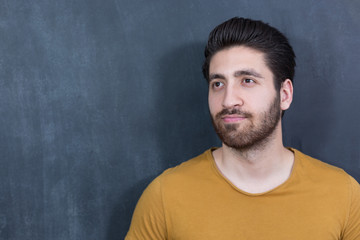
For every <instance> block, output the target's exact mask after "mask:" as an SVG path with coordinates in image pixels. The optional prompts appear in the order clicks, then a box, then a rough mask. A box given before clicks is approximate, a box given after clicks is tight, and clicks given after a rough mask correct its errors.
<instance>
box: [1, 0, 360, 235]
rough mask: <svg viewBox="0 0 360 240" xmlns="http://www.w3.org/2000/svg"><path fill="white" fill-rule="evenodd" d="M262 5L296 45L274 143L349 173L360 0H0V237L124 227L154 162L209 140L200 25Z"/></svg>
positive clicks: (355, 146) (357, 168)
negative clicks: (290, 90) (291, 95)
mask: <svg viewBox="0 0 360 240" xmlns="http://www.w3.org/2000/svg"><path fill="white" fill-rule="evenodd" d="M233 16H244V17H251V18H254V19H261V20H263V21H265V22H268V23H270V24H272V25H273V26H275V27H277V28H278V29H280V30H281V31H283V32H284V33H285V34H286V35H287V36H288V37H289V40H290V42H291V43H292V45H293V46H294V49H295V51H296V54H297V63H298V67H297V73H296V77H295V99H294V102H293V104H292V108H291V110H289V111H287V113H286V114H285V118H284V129H285V132H284V134H285V142H286V145H288V146H292V147H296V148H298V149H300V150H302V151H303V152H305V153H307V154H309V155H311V156H314V157H317V158H320V159H322V160H324V161H326V162H329V163H332V164H335V165H337V166H340V167H342V168H344V169H345V170H346V171H348V172H349V173H350V174H352V175H353V176H354V177H355V178H356V179H357V180H358V181H359V180H360V130H359V129H360V128H359V127H358V124H359V122H360V121H359V120H360V112H359V105H360V97H359V91H360V81H359V76H360V67H359V63H360V61H359V60H360V59H359V58H360V1H355V0H353V1H351V0H343V1H338V0H326V1H325V0H313V1H310V0H299V1H288V0H276V1H275V0H273V1H269V0H256V1H254V0H242V1H239V0H227V1H215V0H211V1H205V0H203V1H200V0H182V1H169V0H158V1H148V0H138V1H134V0H117V1H116V0H102V1H100V0H78V1H75V0H71V1H70V0H57V1H55V0H53V1H49V0H34V1H27V0H0V104H1V108H0V116H1V117H0V121H1V122H0V239H9V240H11V239H32V240H33V239H46V240H47V239H51V240H60V239H61V240H65V239H66V240H75V239H76V240H79V239H81V240H82V239H110V240H115V239H123V237H124V235H125V234H126V231H127V229H128V226H129V223H130V218H131V214H132V211H133V209H134V207H135V204H136V201H137V199H138V197H139V196H140V194H141V192H142V191H143V189H144V188H145V187H146V185H147V184H148V183H149V182H150V181H151V179H153V178H154V177H155V176H156V175H158V174H159V173H161V172H162V171H163V170H164V169H166V168H168V167H170V166H174V165H176V164H178V163H180V162H182V161H185V160H187V159H189V158H190V157H193V156H195V155H197V154H200V153H202V152H203V151H205V150H206V149H207V148H209V147H211V146H214V145H219V141H218V140H217V137H216V136H215V134H214V132H213V130H212V126H211V123H210V120H209V116H208V107H207V85H206V83H205V80H204V79H203V77H202V75H201V64H202V60H203V47H204V45H205V41H206V39H207V36H208V33H209V32H210V30H211V29H212V28H213V27H215V26H216V25H217V24H219V23H221V22H223V21H224V20H226V19H229V18H231V17H233Z"/></svg>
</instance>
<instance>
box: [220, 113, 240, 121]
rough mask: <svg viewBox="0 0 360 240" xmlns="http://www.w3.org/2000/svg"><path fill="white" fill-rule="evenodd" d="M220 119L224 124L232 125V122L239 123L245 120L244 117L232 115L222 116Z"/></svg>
mask: <svg viewBox="0 0 360 240" xmlns="http://www.w3.org/2000/svg"><path fill="white" fill-rule="evenodd" d="M221 119H222V120H223V121H224V122H225V123H234V122H240V121H242V120H244V119H246V117H245V116H241V115H235V114H234V115H224V116H222V117H221Z"/></svg>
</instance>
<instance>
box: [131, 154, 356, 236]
mask: <svg viewBox="0 0 360 240" xmlns="http://www.w3.org/2000/svg"><path fill="white" fill-rule="evenodd" d="M291 151H293V152H294V155H295V161H294V167H293V171H292V173H291V176H290V177H289V178H288V179H287V180H286V181H285V182H284V183H282V184H281V185H279V186H278V187H275V188H274V189H271V190H268V191H265V192H263V193H249V192H246V191H244V190H242V189H239V188H238V187H236V186H235V185H234V184H233V183H232V182H231V181H229V179H227V178H226V177H225V176H224V175H223V174H222V173H221V172H220V170H219V168H218V167H217V164H216V162H215V160H214V158H213V156H212V153H213V152H214V151H211V150H208V151H206V152H205V153H204V154H202V155H200V156H198V157H196V158H194V159H191V160H189V161H187V162H185V163H183V164H181V165H179V166H177V167H175V168H172V169H168V170H167V171H165V172H164V173H163V174H161V175H160V176H159V177H157V178H156V179H155V180H154V181H153V182H152V183H151V184H150V185H149V187H148V188H147V189H146V190H145V192H144V193H143V195H142V197H141V198H140V200H139V202H138V206H137V207H136V210H135V212H134V216H133V220H132V224H131V228H130V231H129V233H128V235H127V238H126V240H133V239H159V240H160V239H169V240H171V239H178V240H189V239H196V240H212V239H214V240H219V239H246V240H248V239H256V240H263V239H264V240H265V239H266V240H268V239H276V240H289V239H291V240H297V239H298V240H304V239H306V240H320V239H324V240H325V239H326V240H337V239H346V240H358V239H360V223H359V219H360V188H359V185H358V184H357V182H356V181H355V180H354V179H353V178H352V177H350V176H349V175H348V174H346V173H345V172H344V171H343V170H341V169H339V168H336V167H333V166H330V165H328V164H325V163H323V162H321V161H319V160H316V159H313V158H311V157H309V156H306V155H304V154H302V153H301V152H299V151H297V150H294V149H291Z"/></svg>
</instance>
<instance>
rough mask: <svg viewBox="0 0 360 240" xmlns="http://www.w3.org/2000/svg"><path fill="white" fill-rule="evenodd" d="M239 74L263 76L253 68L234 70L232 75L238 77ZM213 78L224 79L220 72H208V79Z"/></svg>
mask: <svg viewBox="0 0 360 240" xmlns="http://www.w3.org/2000/svg"><path fill="white" fill-rule="evenodd" d="M240 76H253V77H256V78H264V77H263V76H262V75H261V74H260V73H258V72H256V71H255V70H253V69H243V70H239V71H236V72H235V73H234V77H240ZM213 79H225V76H224V75H223V74H220V73H213V74H210V76H209V80H210V81H211V80H213Z"/></svg>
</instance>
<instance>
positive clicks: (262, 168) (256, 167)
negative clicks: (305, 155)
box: [213, 127, 294, 193]
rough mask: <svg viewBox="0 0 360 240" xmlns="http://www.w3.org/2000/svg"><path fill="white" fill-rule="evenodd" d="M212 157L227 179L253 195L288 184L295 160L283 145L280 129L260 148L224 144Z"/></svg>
mask: <svg viewBox="0 0 360 240" xmlns="http://www.w3.org/2000/svg"><path fill="white" fill-rule="evenodd" d="M213 156H214V159H215V162H216V164H217V166H218V169H219V170H220V172H221V173H222V174H223V175H224V176H225V177H226V178H227V179H228V180H230V181H231V182H232V183H233V184H234V185H235V186H237V187H239V188H240V189H242V190H245V191H247V192H251V193H258V192H263V191H265V190H269V189H271V188H273V187H275V186H277V185H280V184H281V183H283V182H284V181H286V179H287V178H288V177H289V176H290V173H291V169H292V165H293V161H294V160H293V153H292V152H291V151H290V150H288V149H286V148H285V147H284V146H283V142H282V133H281V128H280V127H278V128H277V129H276V130H275V131H274V133H273V135H272V136H270V138H269V139H267V140H266V142H264V143H262V144H261V145H260V146H259V145H257V146H253V147H249V148H246V149H234V148H231V147H228V146H226V145H225V144H223V146H222V147H221V148H219V149H217V150H216V151H214V152H213Z"/></svg>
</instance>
